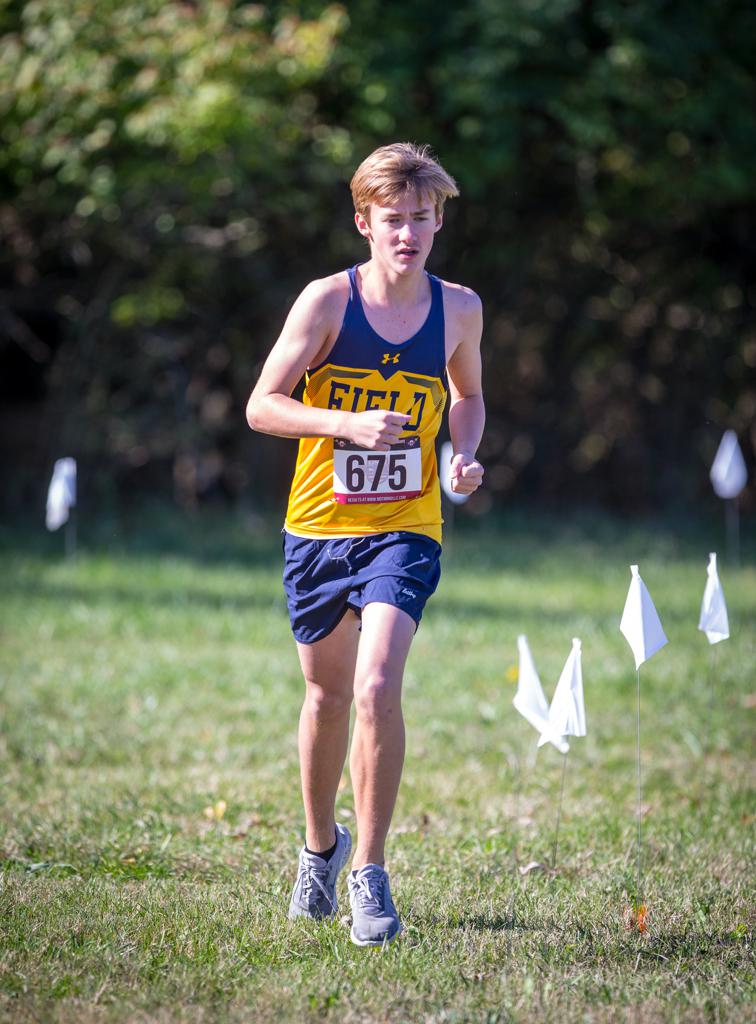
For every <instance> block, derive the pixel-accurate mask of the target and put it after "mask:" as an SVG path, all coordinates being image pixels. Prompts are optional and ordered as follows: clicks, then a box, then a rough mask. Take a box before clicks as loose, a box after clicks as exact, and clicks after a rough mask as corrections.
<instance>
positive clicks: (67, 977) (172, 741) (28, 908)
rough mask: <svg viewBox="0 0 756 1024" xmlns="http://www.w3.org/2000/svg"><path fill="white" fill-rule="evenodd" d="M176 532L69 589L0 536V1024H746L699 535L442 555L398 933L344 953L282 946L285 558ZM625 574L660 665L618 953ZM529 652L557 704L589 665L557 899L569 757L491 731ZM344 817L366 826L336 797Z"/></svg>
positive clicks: (726, 703)
mask: <svg viewBox="0 0 756 1024" xmlns="http://www.w3.org/2000/svg"><path fill="white" fill-rule="evenodd" d="M182 529H183V528H179V527H178V526H177V528H176V529H175V530H173V531H170V532H168V533H161V532H159V531H157V532H156V531H154V530H153V531H152V532H150V531H145V532H144V533H141V534H137V535H136V536H132V537H131V538H130V539H128V540H127V541H124V540H123V538H121V539H119V540H118V541H117V543H111V545H110V548H108V546H107V544H106V543H105V542H104V541H103V539H102V538H101V539H100V541H98V543H97V544H94V545H92V547H90V549H89V550H84V551H82V552H81V553H80V555H79V557H78V559H77V560H76V561H75V562H73V563H66V562H65V561H64V560H62V559H61V557H60V556H59V554H58V550H57V549H58V547H59V545H60V538H59V537H54V538H49V539H46V540H45V541H43V542H38V541H34V542H32V541H30V540H29V538H28V536H27V535H25V534H21V533H15V534H14V533H6V534H5V535H4V537H3V538H2V541H3V545H2V547H3V552H4V553H3V555H2V565H1V566H0V568H1V569H2V588H3V594H2V605H1V606H0V614H1V618H0V782H1V784H2V808H1V810H0V867H1V868H2V870H1V871H0V1019H2V1020H7V1021H14V1022H17V1021H66V1022H69V1021H70V1022H77V1024H78V1022H84V1024H88V1022H95V1021H96V1022H101V1021H102V1022H111V1021H161V1022H162V1021H165V1022H168V1021H171V1022H173V1021H187V1022H195V1021H197V1022H208V1021H229V1022H232V1021H238V1022H240V1021H254V1022H263V1024H264V1022H268V1021H316V1020H317V1021H321V1020H326V1021H328V1020H332V1021H339V1022H363V1021H364V1022H367V1021H381V1022H383V1021H390V1022H414V1021H427V1022H431V1021H433V1022H439V1024H440V1022H445V1024H452V1022H457V1024H461V1022H463V1021H470V1022H472V1021H475V1022H477V1021H480V1022H490V1024H493V1022H505V1021H517V1022H530V1021H542V1020H543V1021H554V1022H560V1024H561V1022H572V1021H591V1022H603V1021H606V1022H609V1021H612V1022H614V1021H624V1020H627V1021H631V1020H632V1021H635V1020H642V1021H644V1022H645V1021H678V1020H679V1021H738V1022H740V1021H747V1020H754V1019H756V1018H755V1017H754V1010H753V995H754V978H753V944H752V943H753V936H752V917H751V916H750V915H751V913H752V905H753V881H752V880H753V870H754V861H753V824H754V803H753V786H752V782H753V760H752V757H751V754H752V747H753V735H754V732H753V718H754V714H756V712H755V711H754V709H753V706H752V699H751V696H750V695H751V694H752V693H753V691H754V690H756V685H755V683H756V680H755V679H754V664H755V663H756V658H755V657H754V655H755V653H756V572H755V571H754V569H753V568H742V569H739V570H735V569H733V568H728V566H727V565H726V563H725V564H721V563H720V569H721V576H722V580H723V584H724V587H725V593H726V596H727V600H728V605H729V609H730V621H731V630H732V638H731V639H730V640H729V641H727V642H725V643H723V644H720V645H718V646H717V648H715V649H714V651H712V649H710V648H709V646H708V644H707V643H706V640H705V638H704V637H703V635H702V634H701V633H699V632H698V631H697V629H696V626H697V622H698V610H699V606H700V600H701V594H702V592H703V586H704V582H705V565H706V559H707V553H708V550H709V547H710V546H716V543H713V544H712V542H711V541H710V539H709V538H707V537H706V534H705V532H703V533H700V534H699V535H695V534H694V535H688V536H687V537H685V538H683V539H681V538H679V537H678V538H675V537H674V536H673V535H672V534H670V533H668V532H665V531H664V530H659V529H654V530H646V531H643V530H637V531H628V530H627V529H626V528H625V527H622V526H621V525H619V524H614V523H611V522H607V521H600V520H599V521H597V522H595V523H592V524H590V525H589V526H588V527H585V528H583V529H579V528H576V527H572V528H563V529H560V530H557V529H556V528H552V527H551V526H550V525H549V524H543V523H540V524H539V523H530V524H528V523H527V522H517V521H515V520H514V519H513V520H512V521H511V522H510V523H509V524H504V525H503V526H502V527H501V528H499V529H498V530H494V529H492V528H490V527H489V528H482V529H480V530H477V529H472V528H469V527H468V528H467V529H466V530H464V531H462V532H461V533H459V534H458V535H457V536H455V537H454V539H453V542H452V543H451V544H449V545H448V550H447V552H446V554H445V563H446V564H445V571H444V576H443V579H442V583H441V586H440V588H439V592H438V593H437V595H436V597H435V598H434V600H433V601H432V602H431V603H430V605H429V606H428V608H427V610H426V616H425V618H424V620H423V625H422V627H421V629H420V631H419V632H418V634H417V637H416V640H415V643H414V646H413V651H412V653H411V655H410V661H409V665H408V670H407V675H406V689H405V717H406V721H407V732H408V755H407V760H406V765H405V771H404V778H403V783H402V788H401V791H400V796H399V802H398V805H397V809H396V814H395V819H394V829H393V832H392V838H391V841H390V850H389V858H390V860H389V867H390V870H391V872H392V883H393V886H392V887H393V889H394V895H395V899H396V902H397V905H398V907H399V910H400V913H401V915H402V917H403V920H404V923H405V932H404V935H403V936H402V938H401V940H400V941H399V942H398V943H396V944H395V946H394V947H392V948H391V949H389V950H387V951H380V950H361V949H357V948H356V947H353V946H352V945H351V944H350V942H349V936H348V926H347V923H346V920H345V919H344V918H342V919H340V920H338V921H336V922H334V923H332V924H330V925H326V926H320V927H317V926H316V927H313V926H311V925H308V924H306V923H305V924H302V923H297V924H296V925H292V924H290V923H289V922H288V921H287V920H286V908H287V903H288V897H289V892H290V887H291V884H292V881H293V876H294V872H295V867H296V854H297V850H298V848H299V845H300V844H301V840H302V814H301V807H300V797H299V783H298V769H297V757H296V743H295V728H296V720H297V716H298V712H299V706H300V701H301V681H300V676H299V669H298V663H297V659H296V654H295V650H294V645H293V641H292V640H291V637H290V634H289V628H288V620H287V618H286V613H285V606H284V601H283V597H282V591H281V586H280V538H279V536H278V534H277V533H276V531H275V530H273V529H271V528H266V527H265V526H264V525H263V524H260V523H255V524H254V529H253V528H252V526H250V528H249V530H248V531H246V532H245V531H243V530H240V528H239V527H238V525H235V524H231V523H225V524H224V523H223V522H222V521H221V522H218V521H216V520H212V521H211V520H208V521H200V522H198V523H196V524H195V526H194V527H193V528H191V529H188V530H186V531H184V532H182ZM631 561H639V562H640V567H641V573H642V575H643V577H644V579H645V581H646V583H647V585H648V587H649V589H650V591H651V594H652V596H653V598H654V601H655V603H656V606H657V608H658V610H659V613H660V615H661V618H662V622H663V623H664V626H665V629H666V631H667V635H668V636H669V639H670V644H669V646H668V647H667V648H665V649H664V650H663V651H661V652H660V653H659V654H658V655H657V656H656V657H654V658H653V659H652V660H651V661H650V662H649V663H648V664H647V665H645V666H644V667H643V669H642V670H641V680H642V703H643V735H642V748H643V772H644V805H645V806H644V818H643V897H644V899H645V901H646V903H647V905H648V907H649V912H650V928H649V931H648V932H647V933H646V934H645V935H641V934H638V933H637V932H632V931H628V930H626V928H625V926H624V923H623V912H624V909H625V907H626V906H627V905H628V904H629V903H631V902H632V900H633V899H634V897H635V845H634V843H635V832H636V819H635V687H636V678H635V671H634V668H633V662H632V657H631V654H630V651H629V648H628V647H627V646H626V644H625V641H624V639H623V638H622V636H621V635H620V633H619V632H618V628H617V626H618V622H619V617H620V614H621V612H622V607H623V604H624V599H625V594H626V592H627V586H628V583H629V578H630V577H629V572H628V565H629V563H630V562H631ZM750 564H751V565H752V564H753V561H752V559H751V563H750ZM520 632H524V633H527V635H528V637H529V640H530V643H531V647H532V650H533V653H534V657H535V660H536V664H537V667H538V669H539V672H540V675H541V678H542V680H543V682H544V687H545V689H546V691H547V694H548V695H549V696H550V695H551V692H552V691H553V687H554V684H555V682H556V679H557V676H558V674H559V671H560V669H561V667H562V664H563V663H564V660H565V658H566V657H567V654H568V653H569V649H570V640H571V637H572V636H579V637H581V639H582V640H583V671H584V680H585V697H586V708H587V717H588V736H587V737H586V738H585V739H577V740H575V741H574V742H573V744H572V750H571V752H570V754H569V758H568V762H567V772H566V783H565V796H564V807H563V814H562V823H561V829H560V836H559V855H558V862H557V870H556V871H553V872H552V871H548V870H545V871H541V870H536V871H533V872H531V873H529V874H527V875H523V874H521V873H520V871H519V869H518V868H519V866H522V865H525V864H527V863H528V862H530V861H533V860H535V861H539V862H541V863H543V864H546V865H548V864H549V863H550V860H551V856H552V851H553V843H554V826H555V818H556V809H557V799H558V794H559V784H560V780H561V772H562V759H561V757H560V755H559V754H558V753H557V752H556V751H555V750H553V749H552V748H550V747H547V748H544V749H542V750H540V751H539V752H538V755H537V757H536V756H535V739H536V737H535V733H533V731H532V730H531V728H530V726H528V725H527V723H526V722H525V721H524V720H523V719H521V718H520V717H519V716H518V715H517V713H516V712H515V711H514V709H513V708H512V706H511V698H512V696H513V694H514V683H513V682H512V680H511V678H508V673H507V670H508V669H511V667H512V666H513V665H514V664H515V661H516V636H517V634H518V633H520ZM510 676H511V672H510ZM712 693H713V694H714V697H715V699H714V700H713V702H712V700H711V695H712ZM218 801H225V804H226V809H225V813H223V815H222V816H219V815H216V816H215V817H208V815H209V814H210V813H211V811H210V810H208V809H211V808H213V807H214V806H215V805H216V804H217V803H218ZM338 809H339V817H340V819H341V820H343V821H344V822H346V823H349V824H351V825H353V804H352V795H351V789H350V786H349V780H348V776H345V780H344V786H343V789H342V790H341V792H340V794H339V801H338ZM341 895H342V907H345V905H346V900H345V894H344V892H343V887H342V894H341Z"/></svg>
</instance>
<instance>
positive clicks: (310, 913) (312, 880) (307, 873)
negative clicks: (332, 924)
mask: <svg viewBox="0 0 756 1024" xmlns="http://www.w3.org/2000/svg"><path fill="white" fill-rule="evenodd" d="M351 852H352V837H351V835H350V834H349V829H348V828H344V826H343V825H337V826H336V849H335V850H334V851H333V856H332V857H331V859H330V860H328V861H326V860H323V858H322V857H318V856H317V854H314V853H308V852H307V850H306V849H305V848H304V846H303V847H302V849H301V851H300V854H299V873H298V875H297V880H296V882H295V883H294V892H293V893H292V894H291V902H290V903H289V919H290V920H291V921H293V920H294V918H295V917H309V918H312V919H313V920H315V921H319V920H322V919H323V918H325V917H333V916H334V915H335V913H336V911H337V910H338V906H339V903H338V899H337V898H336V879H337V878H338V877H339V871H341V869H342V868H343V867H344V865H345V864H346V862H347V861H348V860H349V854H350V853H351Z"/></svg>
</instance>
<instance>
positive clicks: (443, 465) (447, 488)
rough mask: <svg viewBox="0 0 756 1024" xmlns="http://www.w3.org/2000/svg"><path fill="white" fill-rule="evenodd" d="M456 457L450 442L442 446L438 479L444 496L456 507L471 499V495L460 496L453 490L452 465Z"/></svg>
mask: <svg viewBox="0 0 756 1024" xmlns="http://www.w3.org/2000/svg"><path fill="white" fill-rule="evenodd" d="M453 457H454V448H453V446H452V444H451V442H450V441H445V442H444V443H443V444H442V445H441V452H440V454H439V457H438V462H439V465H438V478H439V480H440V481H441V487H442V488H443V491H444V494H445V495H446V497H447V498H448V499H449V501H451V502H452V504H454V505H462V504H463V503H464V502H466V501H467V499H468V498H469V497H470V495H469V494H458V493H457V492H456V491H453V490H452V475H451V464H452V458H453Z"/></svg>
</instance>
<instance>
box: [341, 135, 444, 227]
mask: <svg viewBox="0 0 756 1024" xmlns="http://www.w3.org/2000/svg"><path fill="white" fill-rule="evenodd" d="M349 188H350V189H351V190H352V200H353V202H354V208H355V210H356V211H357V213H360V214H362V216H363V217H365V218H367V215H368V212H369V208H370V204H371V203H377V205H378V206H391V205H392V204H393V203H396V202H397V201H398V200H400V199H403V198H404V197H405V196H407V195H408V194H409V193H411V192H414V193H415V195H417V196H428V198H429V199H431V200H432V201H433V204H434V206H435V208H436V216H438V217H440V216H441V212H442V210H443V208H444V203H445V202H446V200H447V199H453V198H454V197H455V196H458V195H459V189H458V188H457V183H456V181H455V180H454V178H452V176H451V175H450V174H447V173H446V171H445V170H444V169H443V167H442V166H441V164H440V163H439V162H438V161H437V160H436V159H435V157H434V156H433V154H432V152H431V148H430V146H417V145H415V144H414V143H413V142H395V143H393V144H392V145H390V146H381V147H380V148H379V149H376V150H374V151H373V152H372V153H371V154H370V156H368V157H366V158H365V159H364V160H363V161H362V163H361V164H360V166H359V167H358V168H357V170H356V171H355V172H354V177H353V178H352V180H351V181H350V183H349Z"/></svg>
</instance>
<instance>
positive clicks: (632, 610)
mask: <svg viewBox="0 0 756 1024" xmlns="http://www.w3.org/2000/svg"><path fill="white" fill-rule="evenodd" d="M630 574H631V578H630V588H629V590H628V592H627V598H626V599H625V609H624V611H623V612H622V619H621V621H620V631H621V632H622V634H623V636H624V637H625V639H626V640H627V642H628V643H629V644H630V648H631V650H632V652H633V656H634V657H635V670H636V675H637V713H636V761H637V778H638V806H637V810H636V816H637V819H638V838H637V846H638V853H637V856H638V865H637V883H636V884H637V888H636V894H635V911H634V914H633V915H632V919H633V921H634V922H635V924H636V925H637V928H638V930H639V931H646V930H647V925H646V905H645V904H644V903H643V900H642V896H641V892H642V890H641V817H642V815H643V802H642V788H641V741H640V707H641V699H640V693H641V691H640V667H641V665H642V664H643V662H644V661H648V659H649V658H651V657H653V656H654V654H656V652H657V651H659V650H661V648H662V647H664V645H665V644H666V643H668V640H667V638H666V636H665V635H664V630H663V628H662V624H661V620H660V619H659V615H658V613H657V611H656V608H655V607H654V602H653V601H652V600H651V595H650V594H649V592H648V590H647V589H646V584H645V583H644V582H643V580H642V579H641V576H640V572H639V571H638V566H637V565H631V566H630Z"/></svg>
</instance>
